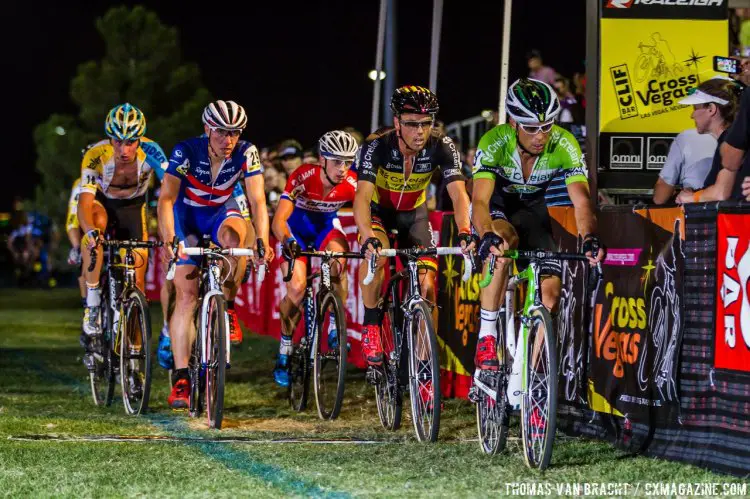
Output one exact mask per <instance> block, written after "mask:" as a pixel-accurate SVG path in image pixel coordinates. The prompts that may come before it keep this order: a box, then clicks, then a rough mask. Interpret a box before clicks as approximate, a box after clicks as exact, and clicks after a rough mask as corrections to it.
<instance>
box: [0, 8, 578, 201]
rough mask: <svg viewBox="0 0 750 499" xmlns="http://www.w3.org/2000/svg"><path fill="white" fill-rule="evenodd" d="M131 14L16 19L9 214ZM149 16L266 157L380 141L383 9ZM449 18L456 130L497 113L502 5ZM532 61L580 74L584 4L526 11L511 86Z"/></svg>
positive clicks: (422, 42)
mask: <svg viewBox="0 0 750 499" xmlns="http://www.w3.org/2000/svg"><path fill="white" fill-rule="evenodd" d="M122 3H124V4H126V5H135V4H136V3H139V2H117V3H115V2H105V1H101V2H91V5H89V4H87V3H84V2H80V1H78V2H76V1H71V2H65V3H55V4H52V5H51V6H48V7H47V6H44V7H42V6H41V5H40V4H39V3H34V5H33V7H32V2H14V3H13V5H12V6H9V7H6V8H5V10H4V16H3V17H4V18H5V19H6V20H9V21H10V22H8V23H7V25H6V27H4V30H3V33H2V35H0V36H2V41H3V46H4V47H5V51H4V54H3V59H4V62H5V64H4V65H3V66H4V67H3V69H4V80H5V82H4V84H3V88H4V89H6V91H5V92H6V93H5V98H4V99H3V101H4V102H3V104H4V105H3V107H4V109H5V117H6V124H5V126H4V128H5V129H6V134H5V137H4V139H5V140H4V143H5V147H4V149H5V150H6V151H5V158H4V161H3V163H2V164H3V166H2V169H3V170H4V171H3V177H4V178H5V179H6V180H7V179H12V182H10V181H6V182H2V185H1V186H0V211H3V210H7V209H8V208H9V207H10V199H11V197H12V196H14V195H16V194H19V195H22V196H24V197H29V196H32V195H33V192H34V184H35V182H36V181H37V180H38V177H37V175H36V173H35V171H34V162H35V160H36V157H35V151H34V146H33V139H32V130H33V127H34V126H35V125H36V124H38V123H40V122H43V121H44V120H46V119H47V117H48V116H49V115H50V114H52V113H73V114H76V112H77V109H76V107H75V106H74V105H73V104H72V102H71V101H70V98H69V87H70V80H71V79H72V77H73V76H74V75H75V73H76V69H77V66H78V65H79V64H80V63H83V62H85V61H88V60H92V59H99V58H101V56H102V55H103V52H104V47H103V42H102V41H101V39H100V38H99V36H98V33H97V32H96V29H95V27H94V20H95V19H96V18H97V17H99V16H101V15H103V14H104V12H106V10H107V9H108V8H109V7H111V6H114V5H120V4H122ZM140 3H143V2H140ZM151 4H152V5H149V4H148V3H145V5H147V6H148V7H149V8H150V9H152V10H154V11H155V12H156V13H157V14H158V15H159V17H160V18H161V20H162V22H164V23H165V24H168V25H172V26H176V27H177V28H178V29H179V32H180V36H181V41H182V51H183V52H182V53H183V60H186V61H194V62H197V63H198V65H199V66H200V68H201V72H202V77H203V82H204V84H205V85H206V87H207V88H208V89H209V90H210V91H211V92H212V93H213V94H214V95H215V96H216V98H223V99H234V100H236V101H238V102H239V103H240V104H242V105H243V106H245V108H246V109H247V111H248V114H249V116H250V123H249V125H248V128H247V130H246V131H245V134H244V135H243V138H245V139H247V140H250V141H252V142H254V143H256V144H258V145H260V146H264V145H272V144H274V143H276V142H278V141H279V140H282V139H284V138H288V137H295V138H297V139H298V140H300V141H301V142H302V143H303V145H304V146H305V147H310V146H311V145H312V144H313V142H314V141H315V140H316V139H317V138H318V137H319V136H320V135H321V134H322V133H323V132H325V131H326V130H329V129H333V128H340V127H344V126H347V125H352V126H355V127H356V128H358V129H359V130H361V131H362V132H364V133H367V132H369V130H367V129H368V128H369V123H370V111H371V106H372V81H371V80H369V79H368V78H367V72H368V71H369V70H370V69H372V68H373V67H374V65H375V45H376V37H377V22H378V18H377V16H378V4H379V2H378V1H377V0H362V1H317V2H316V1H308V2H300V1H297V2H285V1H279V0H270V1H251V2H222V3H219V2H216V3H202V4H198V3H196V4H195V5H194V6H190V7H187V5H188V4H187V3H186V2H180V3H172V2H151ZM397 4H398V6H397V23H398V24H397V39H398V45H397V50H396V52H397V59H398V65H397V71H396V72H397V80H396V85H402V84H407V83H408V84H421V85H425V86H427V84H428V79H429V56H430V36H431V34H430V30H431V23H432V0H400V1H397ZM444 4H445V7H444V12H443V31H442V40H441V46H440V65H439V73H438V96H439V97H440V104H441V106H440V107H441V114H440V118H441V119H442V120H444V121H445V122H446V123H448V122H451V121H455V120H457V119H463V118H467V117H469V116H473V115H476V114H478V113H479V112H480V111H481V110H482V109H486V108H494V107H497V101H498V82H499V76H500V54H501V47H500V44H501V40H502V10H503V5H502V4H503V3H502V1H500V0H491V1H482V0H446V1H445V2H444ZM222 5H225V6H226V7H225V8H219V7H221V6H222ZM530 48H539V49H540V50H541V51H542V53H543V55H544V59H545V62H546V63H547V64H549V65H551V66H552V67H554V68H555V69H557V70H558V72H560V73H562V74H565V75H567V76H571V75H572V73H573V72H575V71H580V70H582V69H583V65H582V64H583V58H584V53H585V6H584V0H565V1H561V0H544V1H539V0H534V1H533V2H532V1H529V0H516V1H515V2H514V9H513V17H512V35H511V49H510V50H511V64H510V77H511V79H513V78H515V77H518V76H522V75H524V74H526V72H527V69H526V66H525V60H524V54H525V52H526V51H527V50H528V49H530ZM136 104H137V103H136ZM103 119H104V117H102V120H103ZM198 120H200V117H199V116H196V121H198ZM153 138H154V139H155V140H157V141H158V140H159V138H158V137H153ZM82 145H83V144H82Z"/></svg>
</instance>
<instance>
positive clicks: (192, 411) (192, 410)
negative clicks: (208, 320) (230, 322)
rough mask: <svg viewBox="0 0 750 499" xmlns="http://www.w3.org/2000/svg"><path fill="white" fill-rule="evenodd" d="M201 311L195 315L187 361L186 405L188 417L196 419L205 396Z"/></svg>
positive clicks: (201, 409)
mask: <svg viewBox="0 0 750 499" xmlns="http://www.w3.org/2000/svg"><path fill="white" fill-rule="evenodd" d="M200 314H201V311H200V310H198V311H197V312H196V313H195V321H194V323H195V330H196V335H195V336H196V337H195V339H194V340H193V349H192V352H191V353H190V360H189V361H188V371H189V373H190V402H189V404H188V415H189V416H190V417H191V418H197V417H198V416H200V415H201V412H203V406H204V402H205V400H204V397H205V394H206V391H205V388H206V377H205V373H206V370H205V369H204V368H203V366H202V365H203V358H202V353H201V335H202V334H203V333H204V331H203V324H202V319H201V318H200Z"/></svg>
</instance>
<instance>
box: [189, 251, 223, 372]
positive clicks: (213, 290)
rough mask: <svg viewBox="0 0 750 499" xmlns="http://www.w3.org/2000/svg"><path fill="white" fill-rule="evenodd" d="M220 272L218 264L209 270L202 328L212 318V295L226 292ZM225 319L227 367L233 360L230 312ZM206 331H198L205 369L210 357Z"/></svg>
mask: <svg viewBox="0 0 750 499" xmlns="http://www.w3.org/2000/svg"><path fill="white" fill-rule="evenodd" d="M220 273H221V269H220V268H219V266H218V265H211V266H210V268H209V272H208V289H209V291H208V293H206V294H205V295H204V297H203V304H202V306H201V317H202V319H203V320H202V323H201V330H203V329H205V328H206V324H208V321H209V320H210V319H211V317H210V311H209V310H208V304H209V302H210V301H211V300H210V298H211V297H212V296H216V295H221V296H224V292H223V291H222V290H221V284H220V282H221V281H220V277H221V276H220ZM222 320H223V321H224V331H226V332H227V334H226V335H225V338H224V341H225V342H226V352H227V358H226V363H227V368H229V365H230V360H231V348H230V347H231V343H230V338H229V314H227V313H226V312H225V313H224V317H223V318H222ZM203 333H204V331H198V332H197V334H199V335H200V342H201V368H203V369H205V368H206V367H207V363H206V359H208V338H207V335H206V334H203Z"/></svg>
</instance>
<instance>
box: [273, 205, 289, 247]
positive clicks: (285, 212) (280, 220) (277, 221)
mask: <svg viewBox="0 0 750 499" xmlns="http://www.w3.org/2000/svg"><path fill="white" fill-rule="evenodd" d="M293 211H294V203H293V202H292V201H290V200H288V199H284V198H281V199H279V205H278V206H277V207H276V213H274V215H273V224H272V226H271V229H272V230H273V235H274V236H276V239H278V240H279V241H281V242H284V241H286V240H287V239H289V238H290V237H292V232H291V231H290V230H289V225H288V224H287V220H289V217H290V216H292V212H293Z"/></svg>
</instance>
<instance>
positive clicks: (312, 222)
mask: <svg viewBox="0 0 750 499" xmlns="http://www.w3.org/2000/svg"><path fill="white" fill-rule="evenodd" d="M320 215H321V214H320V213H310V212H308V211H306V210H301V209H295V210H294V211H293V212H292V215H291V216H290V217H289V219H288V220H287V225H288V226H289V230H290V232H291V233H292V237H294V239H296V240H297V243H299V245H300V248H302V249H303V250H318V251H323V250H324V249H326V246H328V243H330V242H331V240H333V239H343V240H344V241H346V234H345V233H344V227H343V226H342V225H341V221H340V220H339V219H338V217H336V216H335V212H334V213H331V214H330V215H334V216H320ZM326 215H328V214H326ZM348 249H349V248H348V246H347V247H345V250H348ZM300 260H303V261H305V260H306V259H305V258H304V257H301V258H300Z"/></svg>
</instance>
